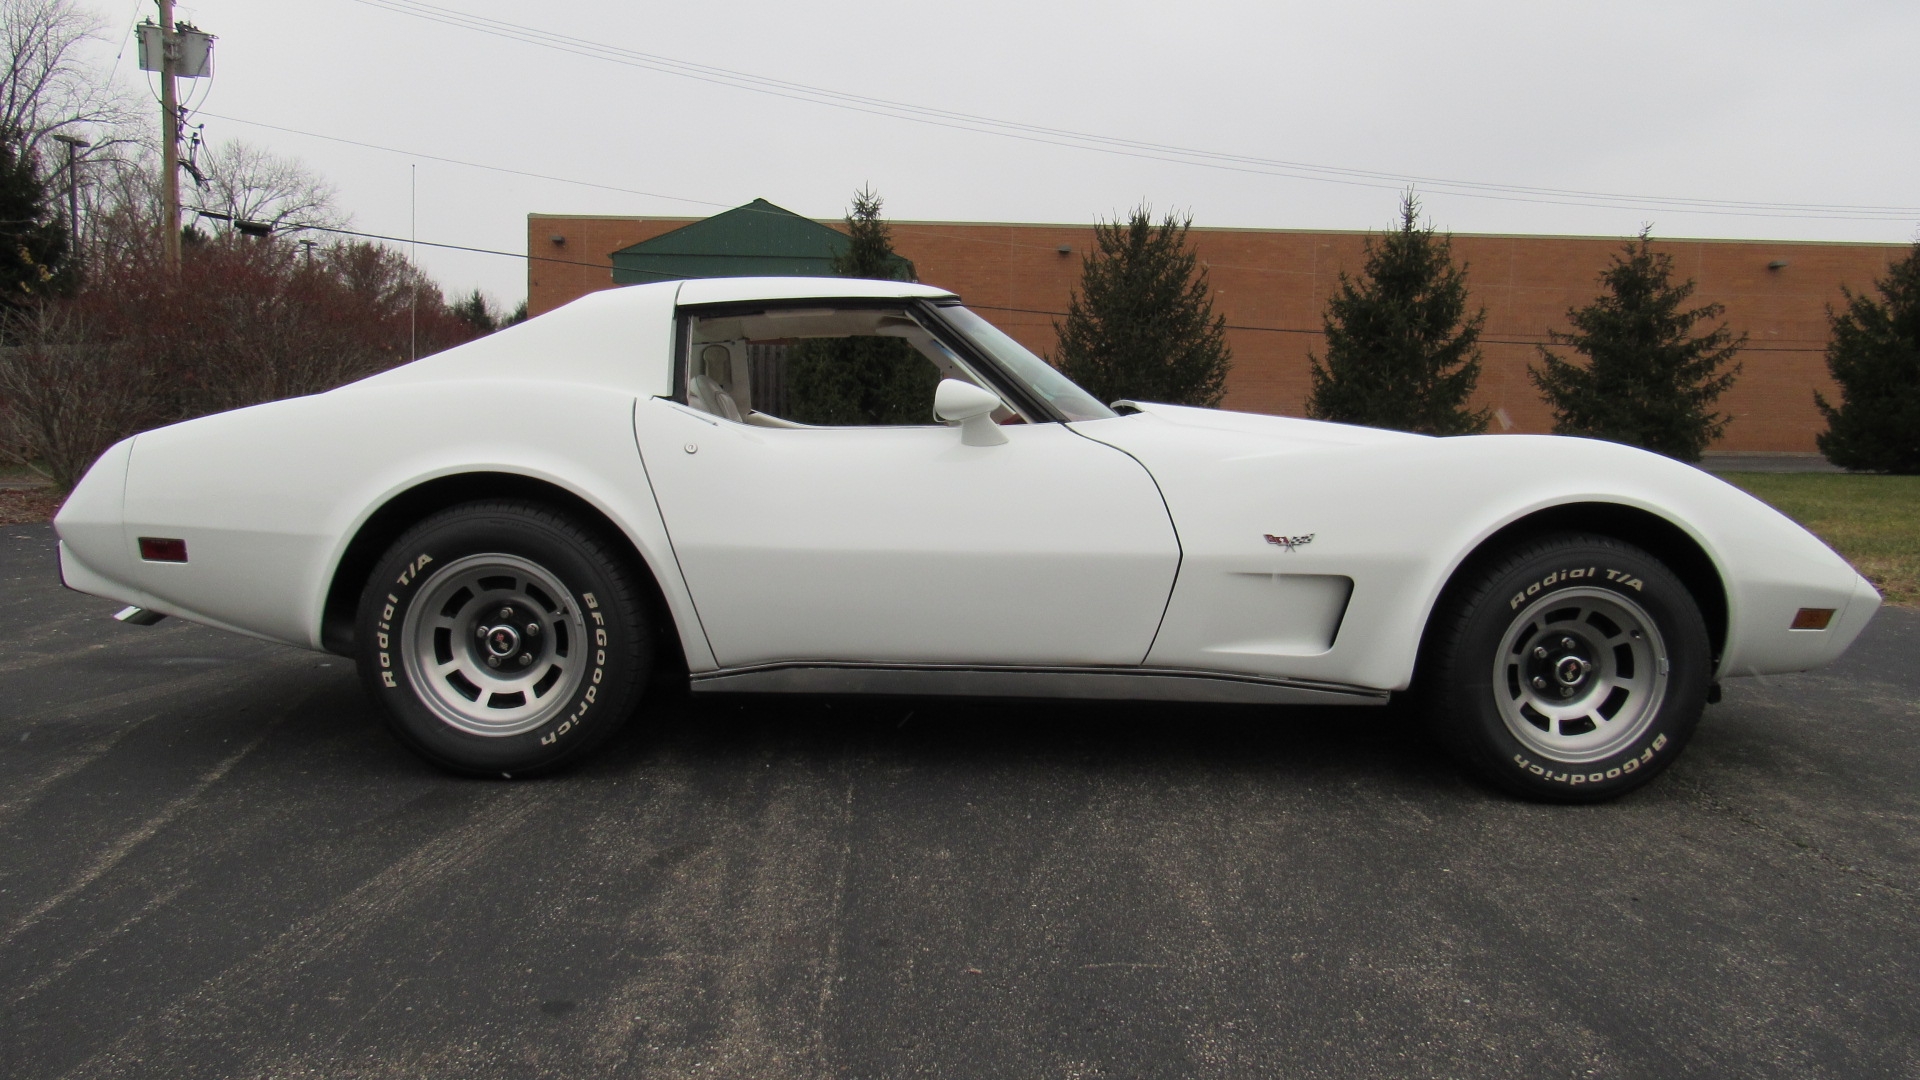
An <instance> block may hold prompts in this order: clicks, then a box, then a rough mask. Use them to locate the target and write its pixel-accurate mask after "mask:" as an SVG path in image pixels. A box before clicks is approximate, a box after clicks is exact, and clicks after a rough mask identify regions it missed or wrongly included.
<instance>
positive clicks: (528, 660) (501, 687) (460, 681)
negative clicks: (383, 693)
mask: <svg viewBox="0 0 1920 1080" xmlns="http://www.w3.org/2000/svg"><path fill="white" fill-rule="evenodd" d="M592 652H593V650H592V649H591V648H590V647H589V645H588V638H587V627H586V620H585V619H583V618H582V617H581V615H580V610H579V608H578V607H577V606H576V605H575V604H574V602H573V595H572V594H571V593H570V592H568V591H567V588H566V586H564V585H562V584H561V583H560V581H559V579H558V578H556V577H554V576H553V574H551V573H550V572H548V571H547V570H546V569H545V568H544V567H541V566H539V565H538V564H536V563H532V562H529V561H528V560H526V559H523V558H520V557H519V556H517V555H469V556H467V557H465V558H463V559H456V560H454V561H453V562H451V563H448V564H447V565H446V566H443V567H441V568H440V569H439V570H437V571H435V572H434V573H433V575H432V576H431V577H429V578H428V579H427V581H426V583H425V584H424V585H422V586H421V588H420V591H419V593H418V594H416V595H415V597H414V600H413V605H412V607H411V608H410V609H409V610H408V612H407V621H406V625H405V626H404V627H403V628H402V629H401V632H400V657H401V661H402V663H403V664H404V665H405V667H406V672H407V679H408V681H409V682H411V683H412V684H413V687H414V691H415V693H416V694H418V696H419V698H420V700H421V701H423V702H425V703H426V705H427V706H428V707H429V708H431V709H432V710H433V711H434V712H435V713H436V714H437V715H438V716H439V717H440V719H442V720H444V721H446V722H447V723H448V724H449V725H451V726H453V727H455V728H458V729H459V730H461V731H464V732H467V733H468V734H470V735H488V736H505V735H520V734H523V733H525V732H528V731H532V730H533V729H535V728H537V727H539V726H540V725H542V724H545V723H546V722H547V721H549V720H552V719H553V718H554V717H555V716H556V715H558V714H559V713H560V711H561V710H562V709H564V708H566V705H567V702H569V701H571V700H572V699H573V693H574V691H575V690H577V689H578V688H579V686H580V680H581V677H582V676H583V674H584V673H585V671H586V667H587V659H588V658H589V657H590V656H591V654H592Z"/></svg>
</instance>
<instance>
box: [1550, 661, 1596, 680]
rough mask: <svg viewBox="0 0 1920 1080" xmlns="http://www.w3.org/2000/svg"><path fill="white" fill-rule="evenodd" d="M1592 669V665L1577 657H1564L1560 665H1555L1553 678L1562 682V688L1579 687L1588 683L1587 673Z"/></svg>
mask: <svg viewBox="0 0 1920 1080" xmlns="http://www.w3.org/2000/svg"><path fill="white" fill-rule="evenodd" d="M1592 667H1593V665H1592V664H1589V663H1587V662H1586V661H1585V660H1582V659H1580V658H1579V657H1577V656H1563V657H1561V658H1560V662H1559V663H1557V664H1555V665H1553V677H1554V678H1556V679H1559V680H1560V685H1561V686H1579V685H1580V684H1581V683H1582V682H1585V681H1586V678H1587V672H1588V671H1589V670H1591V669H1592Z"/></svg>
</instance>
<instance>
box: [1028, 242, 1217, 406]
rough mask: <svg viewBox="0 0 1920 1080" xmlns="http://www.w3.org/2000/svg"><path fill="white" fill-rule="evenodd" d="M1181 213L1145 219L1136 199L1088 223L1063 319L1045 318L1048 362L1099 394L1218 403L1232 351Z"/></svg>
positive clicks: (1104, 398) (1100, 396) (1110, 398)
mask: <svg viewBox="0 0 1920 1080" xmlns="http://www.w3.org/2000/svg"><path fill="white" fill-rule="evenodd" d="M1192 225H1193V218H1192V217H1191V216H1189V217H1185V218H1180V217H1176V216H1175V215H1173V214H1168V215H1167V216H1166V217H1165V218H1163V219H1162V220H1161V222H1160V224H1158V225H1155V224H1154V223H1153V218H1152V210H1151V209H1150V208H1148V207H1146V206H1141V207H1139V208H1138V209H1136V210H1134V212H1133V213H1132V215H1131V216H1129V217H1128V218H1127V220H1126V221H1124V222H1122V221H1121V220H1119V218H1117V217H1116V218H1115V219H1114V220H1113V221H1111V222H1100V223H1097V224H1096V225H1095V226H1094V250H1093V251H1092V252H1091V253H1089V254H1088V255H1087V256H1086V258H1084V259H1083V260H1082V261H1081V264H1080V287H1079V288H1078V289H1076V290H1074V292H1073V295H1072V297H1071V299H1069V300H1068V302H1067V321H1066V322H1065V323H1054V324H1053V328H1054V331H1055V332H1056V333H1057V334H1059V335H1060V350H1059V352H1058V353H1056V354H1055V355H1054V357H1053V363H1054V366H1055V367H1057V368H1059V369H1060V371H1061V373H1062V374H1064V375H1066V376H1067V378H1069V379H1072V380H1073V381H1074V382H1076V383H1079V384H1080V385H1081V386H1082V387H1084V388H1085V389H1086V390H1087V392H1088V393H1091V394H1092V395H1093V396H1094V397H1096V398H1098V399H1100V400H1101V401H1114V400H1117V399H1120V398H1134V399H1138V400H1140V401H1160V402H1165V403H1167V404H1170V405H1203V406H1207V407H1209V408H1211V407H1213V406H1215V405H1218V404H1220V398H1221V397H1222V396H1224V395H1225V394H1226V391H1227V371H1228V369H1230V368H1231V367H1233V354H1232V352H1231V351H1230V350H1229V349H1228V348H1227V333H1226V324H1227V320H1226V317H1225V316H1220V315H1215V314H1214V313H1213V297H1212V290H1211V289H1210V288H1209V287H1208V285H1207V272H1206V270H1205V269H1204V268H1202V267H1201V266H1200V265H1199V259H1198V257H1197V256H1195V255H1194V253H1193V250H1192V249H1191V248H1189V247H1188V246H1187V231H1188V229H1190V228H1191V227H1192Z"/></svg>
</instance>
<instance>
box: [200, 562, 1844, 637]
mask: <svg viewBox="0 0 1920 1080" xmlns="http://www.w3.org/2000/svg"><path fill="white" fill-rule="evenodd" d="M182 557H183V558H184V557H185V556H182ZM1832 621H1833V609H1832V608H1830V607H1803V608H1801V609H1800V610H1799V611H1796V612H1794V615H1793V627H1792V629H1795V630H1825V629H1826V628H1827V624H1828V623H1830V622H1832Z"/></svg>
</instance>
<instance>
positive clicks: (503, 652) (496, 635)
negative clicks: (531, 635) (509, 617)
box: [487, 625, 520, 659]
mask: <svg viewBox="0 0 1920 1080" xmlns="http://www.w3.org/2000/svg"><path fill="white" fill-rule="evenodd" d="M487 651H488V652H490V653H492V654H493V655H495V656H498V657H501V658H503V659H504V658H506V657H509V656H512V655H513V654H514V653H517V652H519V651H520V631H518V630H515V629H514V628H513V627H511V626H505V625H502V626H496V627H494V628H493V629H491V630H489V631H487Z"/></svg>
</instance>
